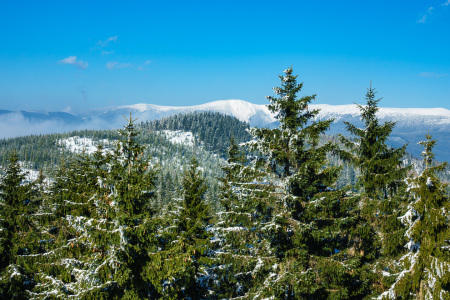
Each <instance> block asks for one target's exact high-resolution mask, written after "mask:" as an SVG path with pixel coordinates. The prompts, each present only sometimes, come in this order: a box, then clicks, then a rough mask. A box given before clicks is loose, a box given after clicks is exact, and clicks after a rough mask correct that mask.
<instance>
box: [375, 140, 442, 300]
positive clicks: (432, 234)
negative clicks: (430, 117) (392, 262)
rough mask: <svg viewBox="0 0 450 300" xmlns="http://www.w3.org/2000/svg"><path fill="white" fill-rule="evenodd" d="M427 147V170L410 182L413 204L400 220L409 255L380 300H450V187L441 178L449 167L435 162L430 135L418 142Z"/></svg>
mask: <svg viewBox="0 0 450 300" xmlns="http://www.w3.org/2000/svg"><path fill="white" fill-rule="evenodd" d="M419 144H420V145H422V146H423V147H424V151H423V152H422V157H423V160H424V164H425V170H424V171H423V172H422V173H421V174H420V175H419V176H417V177H415V178H409V179H408V180H407V181H408V185H409V193H410V195H411V200H410V203H409V207H408V211H407V212H406V213H405V214H404V215H403V216H401V217H400V218H399V219H400V220H401V221H402V222H403V223H404V224H405V225H406V226H407V227H408V230H407V231H406V234H405V236H406V237H407V238H408V239H409V241H408V243H407V244H406V245H405V248H407V250H408V252H407V253H406V254H405V255H404V256H403V257H401V258H400V259H399V260H398V263H397V265H398V266H397V267H398V268H399V270H400V272H399V273H397V274H396V275H395V276H392V277H393V279H394V280H395V282H394V283H393V284H392V286H391V287H390V289H389V290H388V291H387V292H385V293H383V294H382V295H381V296H380V298H382V297H384V298H387V299H397V298H398V297H402V298H403V299H410V298H414V299H419V300H422V299H450V275H449V274H450V253H449V251H446V250H447V249H448V242H449V241H448V239H449V237H450V226H449V219H450V215H449V210H450V201H449V196H448V193H447V191H446V186H447V184H444V183H442V182H441V181H440V179H439V178H438V174H439V173H440V172H442V171H444V170H445V169H446V167H447V163H446V162H445V163H442V164H440V165H438V164H436V163H435V162H434V153H433V152H432V149H433V147H434V145H435V144H436V140H433V139H432V136H431V135H429V134H428V135H427V136H426V140H425V141H422V142H419Z"/></svg>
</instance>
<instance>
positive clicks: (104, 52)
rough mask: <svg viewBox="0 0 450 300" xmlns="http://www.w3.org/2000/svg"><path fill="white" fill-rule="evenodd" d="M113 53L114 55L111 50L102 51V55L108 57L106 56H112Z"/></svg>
mask: <svg viewBox="0 0 450 300" xmlns="http://www.w3.org/2000/svg"><path fill="white" fill-rule="evenodd" d="M113 53H114V51H113V50H111V51H102V55H108V54H113Z"/></svg>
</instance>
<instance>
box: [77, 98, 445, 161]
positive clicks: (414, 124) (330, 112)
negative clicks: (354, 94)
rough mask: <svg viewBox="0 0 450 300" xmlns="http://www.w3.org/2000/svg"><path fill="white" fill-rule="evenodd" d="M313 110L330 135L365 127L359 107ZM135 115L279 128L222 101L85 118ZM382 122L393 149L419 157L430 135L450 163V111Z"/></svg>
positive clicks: (251, 107) (387, 111)
mask: <svg viewBox="0 0 450 300" xmlns="http://www.w3.org/2000/svg"><path fill="white" fill-rule="evenodd" d="M309 108H310V109H319V110H320V112H319V114H318V116H317V119H321V120H326V119H334V120H335V121H334V124H333V126H332V127H331V128H330V131H329V133H330V134H336V133H343V134H345V133H346V130H345V124H344V121H347V122H350V123H352V124H355V125H357V126H362V123H361V120H360V117H359V114H360V110H359V108H358V106H357V105H355V104H348V105H327V104H311V105H310V107H309ZM130 111H131V113H132V115H133V116H134V117H137V118H138V119H139V120H141V121H144V120H153V119H158V118H163V117H167V116H170V115H174V114H179V113H187V112H193V111H214V112H220V113H224V114H228V115H232V116H234V117H236V118H237V119H239V120H241V121H245V122H248V123H250V125H251V126H258V127H261V126H269V127H274V126H276V125H277V122H276V119H275V116H274V114H272V113H271V112H270V111H269V109H268V108H267V106H266V105H258V104H252V103H249V102H246V101H243V100H220V101H213V102H209V103H205V104H202V105H195V106H160V105H153V104H135V105H127V106H115V107H105V108H99V109H94V110H91V111H90V112H89V113H88V114H86V115H84V116H83V118H84V119H85V120H95V119H97V118H100V119H102V120H105V121H108V122H109V123H111V124H116V122H122V123H123V117H122V116H123V115H128V114H129V113H130ZM378 117H379V118H380V121H381V122H384V121H395V122H397V123H396V126H395V128H394V131H393V133H392V135H391V138H390V143H391V145H392V146H395V147H399V146H402V145H403V144H406V143H408V151H410V152H411V153H412V154H413V155H415V156H419V155H420V153H421V151H422V149H421V148H420V147H419V146H418V145H417V143H418V142H419V141H421V140H424V139H425V135H426V134H427V133H428V131H429V132H430V133H431V134H432V135H433V137H434V138H436V139H438V145H437V146H436V148H435V152H436V156H437V159H439V160H450V139H449V136H450V110H448V109H444V108H385V107H382V108H380V110H379V111H378Z"/></svg>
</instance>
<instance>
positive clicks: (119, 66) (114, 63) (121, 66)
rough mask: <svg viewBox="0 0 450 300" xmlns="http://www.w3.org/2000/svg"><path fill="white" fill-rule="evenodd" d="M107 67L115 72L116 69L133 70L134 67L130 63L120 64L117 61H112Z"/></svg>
mask: <svg viewBox="0 0 450 300" xmlns="http://www.w3.org/2000/svg"><path fill="white" fill-rule="evenodd" d="M106 67H107V68H108V69H110V70H114V69H124V68H131V67H133V65H132V64H130V63H119V62H117V61H110V62H108V63H107V64H106Z"/></svg>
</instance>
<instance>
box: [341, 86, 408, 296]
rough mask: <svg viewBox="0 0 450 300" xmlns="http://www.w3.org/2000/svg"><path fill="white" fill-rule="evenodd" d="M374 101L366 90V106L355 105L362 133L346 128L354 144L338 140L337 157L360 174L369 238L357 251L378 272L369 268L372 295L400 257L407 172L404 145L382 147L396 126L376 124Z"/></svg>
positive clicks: (362, 209)
mask: <svg viewBox="0 0 450 300" xmlns="http://www.w3.org/2000/svg"><path fill="white" fill-rule="evenodd" d="M375 96H376V92H375V90H374V89H373V88H372V87H370V88H369V89H368V91H367V94H366V101H367V102H366V105H365V106H362V105H358V107H359V109H360V111H361V120H362V122H363V124H364V126H365V127H364V128H358V127H356V126H355V125H353V124H350V123H348V122H345V124H346V125H347V131H348V132H349V133H350V134H351V135H353V136H355V140H350V139H349V138H346V137H344V136H343V135H340V139H341V142H343V144H344V145H345V146H346V148H347V149H346V150H341V151H339V153H340V155H341V157H342V158H344V160H347V161H349V162H350V163H351V164H352V165H353V166H354V167H355V168H358V169H359V171H360V174H361V175H360V176H359V178H358V181H357V183H356V187H357V188H362V194H361V195H360V202H359V203H358V207H359V208H360V217H361V221H360V223H361V226H362V227H361V230H362V229H363V228H365V230H368V231H369V233H370V234H369V238H365V239H363V241H362V243H361V247H360V248H361V250H362V251H364V262H365V263H374V264H375V265H376V266H377V267H376V268H374V269H377V270H378V271H377V273H376V274H377V277H373V280H374V286H379V287H380V288H379V289H378V290H377V291H378V292H380V291H381V292H382V291H383V289H384V288H385V287H386V285H388V282H387V281H386V278H385V276H381V274H387V272H388V271H389V272H390V271H394V270H395V268H393V267H392V266H393V264H394V262H395V261H396V260H397V259H399V258H400V256H401V255H403V253H404V248H403V242H404V238H403V235H404V233H405V231H406V228H405V226H403V225H402V224H401V222H400V221H399V219H398V217H400V216H401V215H402V214H403V213H405V199H406V198H405V193H404V191H405V184H404V179H405V178H406V176H407V172H408V171H409V170H410V167H405V166H404V165H403V158H404V156H405V154H406V145H404V146H403V147H400V148H391V147H389V146H388V145H387V142H388V140H389V136H390V134H391V132H392V130H393V128H394V126H395V122H385V123H383V124H380V122H379V120H378V117H377V115H376V114H377V112H378V110H379V107H378V102H379V101H380V100H381V99H375ZM365 236H366V237H367V235H365ZM380 255H381V256H380ZM377 258H378V260H377V262H375V260H376V259H377ZM377 291H374V293H376V292H377Z"/></svg>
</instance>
